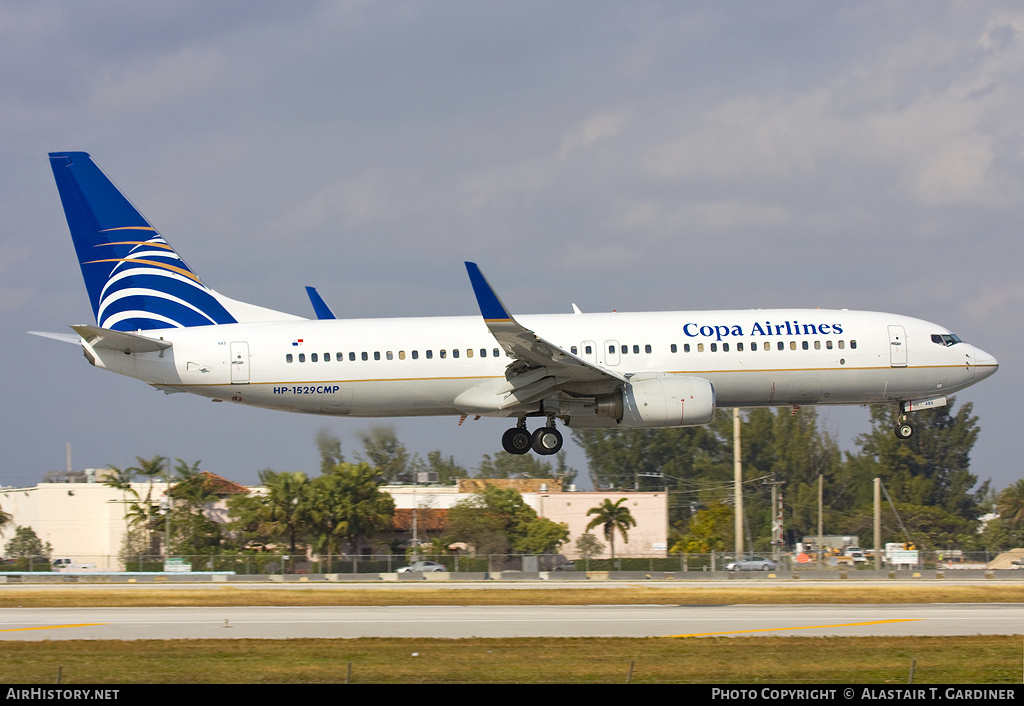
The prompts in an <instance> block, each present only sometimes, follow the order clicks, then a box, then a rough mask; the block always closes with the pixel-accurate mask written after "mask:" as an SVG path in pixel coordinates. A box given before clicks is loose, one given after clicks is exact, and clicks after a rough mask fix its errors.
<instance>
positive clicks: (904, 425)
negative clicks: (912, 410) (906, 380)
mask: <svg viewBox="0 0 1024 706" xmlns="http://www.w3.org/2000/svg"><path fill="white" fill-rule="evenodd" d="M892 431H893V433H894V434H895V435H896V438H897V439H909V438H910V437H911V436H913V434H914V427H912V426H911V425H910V422H908V421H907V403H906V402H900V414H899V417H897V421H896V428H894V429H893V430H892Z"/></svg>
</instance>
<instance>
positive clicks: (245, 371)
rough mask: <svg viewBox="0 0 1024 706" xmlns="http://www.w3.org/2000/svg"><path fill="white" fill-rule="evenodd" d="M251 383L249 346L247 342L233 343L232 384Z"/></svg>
mask: <svg viewBox="0 0 1024 706" xmlns="http://www.w3.org/2000/svg"><path fill="white" fill-rule="evenodd" d="M247 382H249V344H248V343H247V342H246V341H232V342H231V384H233V385H241V384H245V383H247Z"/></svg>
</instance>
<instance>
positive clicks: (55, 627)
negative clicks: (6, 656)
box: [0, 623, 106, 632]
mask: <svg viewBox="0 0 1024 706" xmlns="http://www.w3.org/2000/svg"><path fill="white" fill-rule="evenodd" d="M95 625H106V623H75V624H73V625H42V626H40V627H37V628H6V629H3V630H0V632H21V631H23V630H58V629H60V628H89V627H93V626H95Z"/></svg>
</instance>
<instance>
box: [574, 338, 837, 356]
mask: <svg viewBox="0 0 1024 706" xmlns="http://www.w3.org/2000/svg"><path fill="white" fill-rule="evenodd" d="M823 344H824V349H825V350H829V351H830V350H832V349H833V347H835V348H838V349H839V350H845V349H846V346H847V342H846V341H845V340H842V341H836V342H833V341H831V340H828V341H824V342H822V341H800V342H799V343H798V342H797V341H789V343H788V348H789V350H791V351H795V350H805V351H807V350H812V349H813V350H816V351H819V350H822V347H823ZM616 345H617V344H608V353H610V354H611V355H615V354H616V353H618V354H621V355H628V354H629V353H630V352H631V351H632V353H633V354H637V353H639V352H640V346H638V345H633V346H632V347H630V346H626V345H618V349H616ZM733 345H734V346H735V348H733V347H731V346H730V344H729V343H727V342H725V341H722V342H720V343H719V342H715V343H708V344H705V343H697V344H690V343H684V344H683V345H682V351H683V353H691V352H697V353H703V352H704V351H705V350H708V351H710V352H711V353H717V352H719V351H721V352H722V353H728V352H729V351H730V350H735V351H736V352H737V353H742V352H743V351H744V350H748V351H757V350H759V347H758V342H757V341H751V342H750V344H749V347H744V343H743V341H739V342H737V343H735V344H733ZM849 346H850V349H851V350H853V349H856V348H857V341H850V342H849ZM679 348H680V347H679V345H678V344H675V343H673V344H671V345H670V346H669V350H670V351H671V352H672V353H678V352H679ZM786 348H787V343H786V342H785V341H776V342H775V350H780V351H784V350H786ZM760 350H762V351H770V350H772V344H771V343H770V342H767V343H762V344H761V345H760ZM569 351H570V352H571V353H572V354H573V355H579V352H578V351H579V348H578V347H577V346H572V347H570V349H569ZM651 352H652V348H651V345H650V344H647V345H645V346H644V353H651ZM593 354H594V346H593V345H592V344H588V345H584V346H583V355H587V356H589V355H593Z"/></svg>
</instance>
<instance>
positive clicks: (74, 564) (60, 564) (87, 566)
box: [50, 557, 96, 571]
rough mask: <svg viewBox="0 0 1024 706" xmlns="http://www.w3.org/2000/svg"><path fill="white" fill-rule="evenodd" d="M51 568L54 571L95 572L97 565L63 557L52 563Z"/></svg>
mask: <svg viewBox="0 0 1024 706" xmlns="http://www.w3.org/2000/svg"><path fill="white" fill-rule="evenodd" d="M50 568H51V569H53V570H54V571H95V570H96V565H95V564H91V563H88V562H84V561H75V560H74V559H67V558H63V557H62V558H60V559H54V560H53V561H52V562H50Z"/></svg>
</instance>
